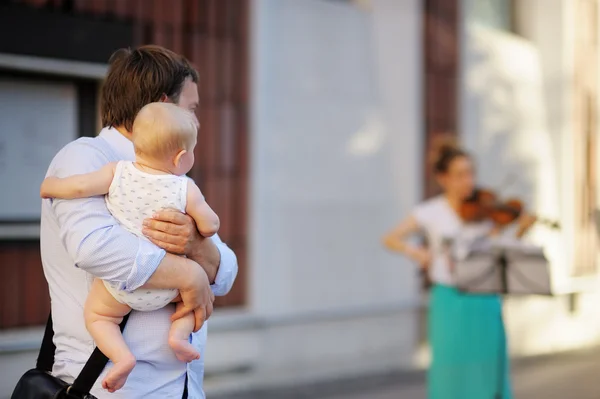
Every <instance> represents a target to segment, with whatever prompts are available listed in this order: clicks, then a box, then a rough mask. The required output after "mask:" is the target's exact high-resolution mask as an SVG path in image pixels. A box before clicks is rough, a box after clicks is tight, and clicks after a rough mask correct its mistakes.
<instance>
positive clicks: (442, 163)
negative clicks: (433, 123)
mask: <svg viewBox="0 0 600 399" xmlns="http://www.w3.org/2000/svg"><path fill="white" fill-rule="evenodd" d="M459 156H468V155H467V153H466V152H465V151H464V150H462V149H461V148H460V146H458V144H457V140H456V137H454V136H453V135H451V134H450V133H439V134H436V135H435V136H434V137H433V139H432V141H431V146H430V152H429V156H428V158H429V163H430V164H431V166H432V168H433V170H434V172H436V173H443V172H446V171H447V170H448V166H449V165H450V162H452V160H453V159H455V158H456V157H459Z"/></svg>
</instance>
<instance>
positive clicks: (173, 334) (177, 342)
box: [169, 302, 200, 363]
mask: <svg viewBox="0 0 600 399" xmlns="http://www.w3.org/2000/svg"><path fill="white" fill-rule="evenodd" d="M181 306H183V302H178V303H177V310H179V308H180V307H181ZM194 322H195V320H194V314H193V313H190V314H187V315H185V316H184V317H182V318H181V319H177V320H175V321H174V322H173V324H171V330H170V331H169V346H170V347H171V349H173V352H175V356H177V359H179V360H180V361H182V362H186V363H187V362H191V361H192V360H197V359H200V353H198V351H197V350H196V348H194V346H193V345H192V344H191V343H190V334H191V333H192V331H194Z"/></svg>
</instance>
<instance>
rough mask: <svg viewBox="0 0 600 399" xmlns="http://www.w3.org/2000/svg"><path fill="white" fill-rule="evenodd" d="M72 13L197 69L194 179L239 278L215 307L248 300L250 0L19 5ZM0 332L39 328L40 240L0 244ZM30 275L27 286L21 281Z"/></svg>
mask: <svg viewBox="0 0 600 399" xmlns="http://www.w3.org/2000/svg"><path fill="white" fill-rule="evenodd" d="M21 3H23V4H25V5H28V6H31V7H38V8H40V9H52V10H54V11H56V12H63V13H69V14H72V15H85V16H86V17H89V16H94V17H96V18H107V19H119V20H124V21H129V22H130V23H131V24H132V25H133V27H134V43H131V44H132V46H135V45H138V44H146V43H153V44H159V45H163V46H165V47H168V48H170V49H172V50H174V51H176V52H179V53H182V54H184V55H186V56H187V57H188V58H189V59H190V60H191V61H192V63H194V64H195V66H196V67H197V68H198V70H199V72H200V76H201V77H200V85H199V86H200V100H201V104H200V109H199V112H198V116H199V119H200V122H201V125H202V127H201V129H200V135H199V142H198V146H197V147H196V165H195V166H194V169H193V171H192V176H193V177H194V179H196V181H197V182H198V184H199V186H200V187H201V188H202V190H203V191H204V193H205V195H206V197H207V200H208V202H209V203H210V204H211V206H212V207H213V208H214V209H215V210H216V212H217V213H218V214H219V216H220V217H221V223H222V226H221V231H220V236H221V238H222V239H223V240H224V241H225V242H226V243H227V244H229V245H230V246H231V248H232V249H233V250H234V251H235V252H236V254H237V256H238V262H239V266H240V271H239V276H238V279H237V281H236V284H235V285H234V289H233V290H232V292H231V293H230V294H229V295H228V296H226V297H224V298H219V299H218V300H217V304H218V305H219V306H234V305H242V304H244V302H245V298H246V252H247V251H246V230H247V225H246V220H247V205H246V204H247V164H248V154H247V148H248V136H247V133H248V132H247V128H248V123H247V113H248V74H247V65H248V41H247V31H248V8H249V4H248V3H249V2H248V0H154V1H148V0H112V1H110V0H74V1H66V0H22V1H21ZM0 276H1V277H0V278H1V279H0V292H1V294H0V295H2V297H1V302H0V309H1V313H0V328H8V327H17V326H26V325H37V324H43V323H44V322H45V319H46V317H47V311H48V308H49V306H48V295H47V287H46V286H45V280H44V277H43V273H42V268H41V263H40V259H39V242H38V241H27V242H19V243H16V242H0ZM26 277H27V281H26Z"/></svg>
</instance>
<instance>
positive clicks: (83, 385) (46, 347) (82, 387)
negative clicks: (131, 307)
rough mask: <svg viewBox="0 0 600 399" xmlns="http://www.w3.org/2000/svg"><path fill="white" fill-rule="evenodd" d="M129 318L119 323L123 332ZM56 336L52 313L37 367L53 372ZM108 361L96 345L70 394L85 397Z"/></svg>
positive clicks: (127, 316)
mask: <svg viewBox="0 0 600 399" xmlns="http://www.w3.org/2000/svg"><path fill="white" fill-rule="evenodd" d="M128 319H129V314H127V315H125V317H123V321H122V322H121V324H119V328H120V329H121V332H123V330H124V329H125V324H127V320H128ZM53 337H54V328H53V326H52V314H50V315H49V316H48V322H47V323H46V331H45V332H44V338H43V339H42V347H41V348H40V354H39V356H38V359H37V364H36V368H37V369H38V370H42V371H46V372H51V371H52V365H53V364H54V353H55V352H56V346H55V345H54V342H53V341H52V338H53ZM107 363H108V358H107V357H106V356H105V355H104V353H102V351H100V349H98V347H96V348H95V349H94V351H93V352H92V354H91V355H90V358H89V359H88V361H87V362H86V363H85V365H84V366H83V369H82V370H81V372H80V373H79V375H78V376H77V378H75V381H74V382H73V385H71V387H70V389H69V394H70V395H73V396H77V395H79V396H80V397H85V395H87V394H88V393H89V392H90V390H91V389H92V386H94V383H95V382H96V380H97V379H98V377H100V374H101V373H102V370H104V367H105V366H106V364H107Z"/></svg>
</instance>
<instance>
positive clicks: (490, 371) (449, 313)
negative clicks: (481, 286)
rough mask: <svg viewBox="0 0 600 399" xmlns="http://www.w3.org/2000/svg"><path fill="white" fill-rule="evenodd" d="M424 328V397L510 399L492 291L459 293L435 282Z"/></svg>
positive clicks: (496, 303)
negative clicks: (428, 357) (427, 359)
mask: <svg viewBox="0 0 600 399" xmlns="http://www.w3.org/2000/svg"><path fill="white" fill-rule="evenodd" d="M428 331H429V343H430V345H431V350H432V363H431V367H430V369H429V373H428V398H429V399H512V397H513V396H512V389H511V384H510V375H509V370H510V365H509V361H508V356H507V350H506V335H505V332H504V324H503V322H502V305H501V301H500V298H499V297H498V296H496V295H472V294H461V293H460V292H459V291H457V290H456V289H455V288H451V287H447V286H442V285H435V286H434V287H433V288H432V291H431V302H430V307H429V325H428ZM498 393H499V394H498Z"/></svg>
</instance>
